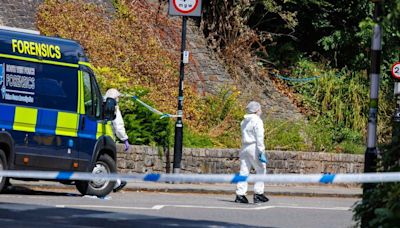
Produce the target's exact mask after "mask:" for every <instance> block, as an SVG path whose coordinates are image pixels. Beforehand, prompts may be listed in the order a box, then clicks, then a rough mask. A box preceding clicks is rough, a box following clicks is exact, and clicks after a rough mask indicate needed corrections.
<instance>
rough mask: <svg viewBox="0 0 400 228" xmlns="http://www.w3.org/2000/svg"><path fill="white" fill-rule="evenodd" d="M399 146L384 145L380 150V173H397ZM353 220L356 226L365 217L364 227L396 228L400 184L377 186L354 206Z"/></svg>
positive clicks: (398, 212)
mask: <svg viewBox="0 0 400 228" xmlns="http://www.w3.org/2000/svg"><path fill="white" fill-rule="evenodd" d="M399 149H400V148H399V145H398V143H396V144H395V145H394V146H390V145H385V146H382V147H381V148H380V152H381V154H382V155H383V156H382V159H381V160H380V162H379V163H378V164H380V168H379V169H380V171H384V172H385V171H388V172H399V171H400V165H399V161H400V153H399V151H400V150H399ZM353 211H354V220H356V221H357V223H358V225H359V224H360V222H361V218H362V217H364V216H367V217H368V218H369V219H368V221H366V224H365V226H364V227H384V228H386V227H387V228H389V227H398V226H399V221H400V183H381V184H377V185H376V186H375V187H374V188H372V189H371V190H370V191H369V192H367V194H366V195H365V197H364V199H363V200H362V201H360V202H359V203H358V204H357V205H355V207H354V209H353Z"/></svg>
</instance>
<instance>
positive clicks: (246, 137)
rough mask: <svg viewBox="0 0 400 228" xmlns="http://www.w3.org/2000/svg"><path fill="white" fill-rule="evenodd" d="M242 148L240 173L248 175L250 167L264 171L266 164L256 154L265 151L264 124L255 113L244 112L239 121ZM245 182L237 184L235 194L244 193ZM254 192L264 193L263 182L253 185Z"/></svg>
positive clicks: (261, 172)
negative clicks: (242, 118)
mask: <svg viewBox="0 0 400 228" xmlns="http://www.w3.org/2000/svg"><path fill="white" fill-rule="evenodd" d="M240 127H241V129H242V148H241V151H240V153H239V158H240V175H241V176H248V175H249V173H250V170H251V168H252V167H254V169H255V170H256V172H257V174H265V173H266V170H267V169H266V164H265V163H262V162H261V161H260V160H259V158H258V156H259V154H260V153H265V146H264V124H263V121H262V120H261V118H260V117H259V116H258V115H257V114H255V113H254V114H246V115H245V116H244V120H243V121H242V122H241V124H240ZM247 186H248V185H247V182H239V183H238V184H237V189H236V195H242V196H243V195H246V192H247ZM254 193H255V194H263V193H264V182H257V183H255V185H254Z"/></svg>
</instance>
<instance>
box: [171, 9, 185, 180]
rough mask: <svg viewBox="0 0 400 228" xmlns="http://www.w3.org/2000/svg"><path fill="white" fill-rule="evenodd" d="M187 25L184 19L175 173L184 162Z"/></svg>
mask: <svg viewBox="0 0 400 228" xmlns="http://www.w3.org/2000/svg"><path fill="white" fill-rule="evenodd" d="M186 24H187V17H186V16H183V17H182V43H181V63H180V71H179V95H178V118H177V120H176V124H175V144H174V165H173V168H174V169H173V172H174V173H179V172H180V169H181V160H182V144H183V143H182V141H183V121H182V115H183V80H184V79H185V63H184V59H183V53H184V51H185V50H186Z"/></svg>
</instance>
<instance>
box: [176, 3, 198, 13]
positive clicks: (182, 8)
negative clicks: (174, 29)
mask: <svg viewBox="0 0 400 228" xmlns="http://www.w3.org/2000/svg"><path fill="white" fill-rule="evenodd" d="M172 2H173V3H174V7H175V9H176V10H177V11H178V12H180V13H191V12H193V11H194V10H195V9H196V8H197V6H198V5H199V0H173V1H172Z"/></svg>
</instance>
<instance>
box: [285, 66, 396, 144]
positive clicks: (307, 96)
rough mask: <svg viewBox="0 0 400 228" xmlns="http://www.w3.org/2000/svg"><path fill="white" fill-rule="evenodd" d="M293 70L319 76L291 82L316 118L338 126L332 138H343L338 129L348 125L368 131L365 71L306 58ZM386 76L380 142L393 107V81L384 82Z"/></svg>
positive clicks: (297, 74) (295, 73)
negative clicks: (324, 63)
mask: <svg viewBox="0 0 400 228" xmlns="http://www.w3.org/2000/svg"><path fill="white" fill-rule="evenodd" d="M292 72H293V76H294V77H297V78H307V77H313V76H320V78H319V79H317V80H313V81H310V82H306V83H296V84H295V83H292V84H291V85H292V88H293V89H294V90H295V91H296V92H297V93H298V95H297V97H298V99H299V100H300V101H301V102H302V105H304V106H305V107H306V108H307V109H308V110H310V111H311V114H312V116H314V117H316V118H317V120H320V119H324V121H325V122H326V120H329V121H328V122H330V124H329V125H330V126H334V127H335V128H333V129H332V130H334V138H332V140H334V141H336V142H340V140H341V138H342V137H341V136H340V135H343V134H338V133H337V131H341V130H343V131H347V130H346V129H351V130H352V131H356V132H359V133H361V134H362V135H365V133H366V132H365V129H366V124H367V120H368V116H367V114H368V108H369V103H368V101H369V86H368V85H369V79H368V78H367V77H366V75H367V73H366V72H351V71H350V70H348V69H346V68H343V69H342V70H340V71H339V70H337V69H332V68H329V67H326V66H325V65H323V64H318V63H315V62H311V61H309V60H304V59H303V60H301V61H299V63H298V64H297V66H296V67H295V68H294V69H293V70H292ZM385 78H386V80H387V76H386V77H384V78H383V82H382V83H381V90H380V96H381V101H380V103H379V116H380V119H379V122H378V124H379V125H378V128H379V130H380V131H379V133H380V140H381V142H385V141H386V140H387V139H388V132H387V130H385V129H387V127H385V126H387V125H388V124H390V113H391V107H393V98H392V97H391V96H390V95H391V94H390V90H391V87H392V84H391V83H387V82H386V83H385ZM387 81H388V80H387ZM386 94H387V95H386ZM325 124H326V123H325ZM336 129H341V130H336ZM335 132H336V133H335ZM360 141H361V140H360Z"/></svg>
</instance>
